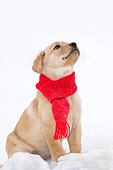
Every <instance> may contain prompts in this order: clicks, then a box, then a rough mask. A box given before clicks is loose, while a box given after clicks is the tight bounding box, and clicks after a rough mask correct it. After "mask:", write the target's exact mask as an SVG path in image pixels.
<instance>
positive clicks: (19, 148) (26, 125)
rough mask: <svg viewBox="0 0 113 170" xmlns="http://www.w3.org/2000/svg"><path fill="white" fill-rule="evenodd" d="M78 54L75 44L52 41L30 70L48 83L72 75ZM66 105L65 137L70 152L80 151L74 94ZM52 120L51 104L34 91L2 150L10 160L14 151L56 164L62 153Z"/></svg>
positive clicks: (77, 101) (78, 106)
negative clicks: (50, 80) (67, 133)
mask: <svg viewBox="0 0 113 170" xmlns="http://www.w3.org/2000/svg"><path fill="white" fill-rule="evenodd" d="M79 55H80V52H79V49H78V47H77V45H76V43H74V42H73V43H66V42H61V41H60V42H55V43H53V44H51V45H49V46H48V47H47V48H46V49H44V50H43V51H41V52H40V53H39V55H38V56H37V58H36V59H35V60H34V63H33V66H32V69H33V70H34V71H35V72H37V73H39V74H41V73H42V74H44V75H45V76H47V77H48V78H50V79H52V80H57V79H59V78H62V77H65V76H67V75H70V74H72V72H73V65H74V64H75V62H76V61H77V60H78V57H79ZM67 100H68V102H69V104H70V108H71V109H70V112H69V114H68V120H67V122H68V124H69V125H70V136H69V138H68V143H69V148H70V152H71V153H80V152H81V101H80V98H79V96H78V94H77V93H75V94H74V95H72V96H70V97H67ZM54 132H55V120H54V118H53V113H52V106H51V103H50V102H49V101H48V100H47V99H46V98H45V97H44V96H43V94H42V93H41V92H40V91H38V92H37V95H36V98H35V99H34V100H33V101H32V102H31V104H30V105H29V106H28V108H27V109H26V110H25V111H24V112H23V114H22V116H21V117H20V120H19V122H18V123H17V125H16V127H15V129H14V131H13V132H12V133H11V134H9V135H8V137H7V142H6V151H7V153H8V157H9V158H10V157H11V156H12V155H13V154H14V153H16V152H29V153H33V154H39V155H40V156H41V157H42V158H44V159H46V158H48V157H50V156H52V158H53V160H54V161H57V160H58V158H59V157H60V156H63V155H65V154H66V152H65V150H64V149H63V147H62V144H61V140H54V139H53V136H54Z"/></svg>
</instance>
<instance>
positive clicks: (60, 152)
mask: <svg viewBox="0 0 113 170" xmlns="http://www.w3.org/2000/svg"><path fill="white" fill-rule="evenodd" d="M44 133H45V138H46V142H47V144H48V147H49V149H50V152H51V156H52V158H53V160H54V161H58V158H59V157H60V156H64V155H66V152H65V150H64V149H63V147H62V145H61V142H60V140H54V139H53V136H54V128H53V127H52V126H45V127H44Z"/></svg>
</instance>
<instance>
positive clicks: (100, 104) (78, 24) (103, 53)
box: [0, 0, 113, 170]
mask: <svg viewBox="0 0 113 170" xmlns="http://www.w3.org/2000/svg"><path fill="white" fill-rule="evenodd" d="M112 7H113V2H112V0H107V1H106V0H85V1H83V0H78V1H76V0H69V1H66V0H57V1H53V0H47V1H46V0H41V1H37V0H33V1H32V0H29V1H28V0H19V1H15V0H10V1H9V0H3V1H2V0H1V1H0V164H4V163H5V162H6V161H7V154H6V151H5V142H6V137H7V135H8V134H9V133H10V132H12V131H13V129H14V127H15V125H16V123H17V121H18V119H19V117H20V115H21V114H22V112H23V111H24V109H25V108H26V107H27V106H28V105H29V103H30V102H31V101H32V99H34V97H35V95H36V89H35V84H36V83H37V81H38V75H37V74H35V73H33V71H31V67H32V63H33V60H34V58H35V57H36V55H37V53H38V51H39V50H42V49H43V48H45V47H46V46H47V45H49V44H50V43H51V42H53V41H57V40H62V41H67V42H72V41H75V42H76V43H77V44H78V46H79V48H80V51H81V55H80V59H79V61H78V63H77V64H76V65H75V67H74V70H75V73H76V83H77V85H78V93H79V94H80V96H81V99H82V105H83V109H82V128H83V135H82V136H83V137H82V145H83V151H82V154H69V155H66V156H64V157H62V158H60V159H59V162H58V163H57V164H56V163H55V162H53V161H51V160H48V161H46V162H45V161H44V160H42V159H41V158H40V157H39V156H33V155H29V154H23V153H22V154H17V155H16V156H14V157H13V158H11V159H10V160H9V161H8V162H6V164H10V166H16V167H15V168H14V167H11V168H13V169H11V170H14V169H15V170H16V169H17V168H19V166H24V169H25V167H27V166H29V167H27V169H28V170H29V169H33V168H36V170H38V169H40V168H45V167H46V169H50V168H51V169H52V168H53V169H55V170H71V169H72V170H76V169H77V170H104V169H105V170H113V100H112V98H113V80H112V77H113V75H112V74H113V9H112ZM64 147H65V148H66V150H67V151H68V147H67V144H66V143H65V142H64ZM15 160H17V161H15ZM6 164H5V165H6ZM48 164H49V165H48ZM8 166H9V165H8ZM30 166H31V167H32V168H31V167H30ZM39 167H40V168H39ZM21 169H22V167H21ZM7 170H9V169H7ZM40 170H41V169H40Z"/></svg>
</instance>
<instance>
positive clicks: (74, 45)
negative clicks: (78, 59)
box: [69, 42, 77, 47]
mask: <svg viewBox="0 0 113 170" xmlns="http://www.w3.org/2000/svg"><path fill="white" fill-rule="evenodd" d="M69 46H72V47H77V44H76V43H75V42H72V43H70V44H69Z"/></svg>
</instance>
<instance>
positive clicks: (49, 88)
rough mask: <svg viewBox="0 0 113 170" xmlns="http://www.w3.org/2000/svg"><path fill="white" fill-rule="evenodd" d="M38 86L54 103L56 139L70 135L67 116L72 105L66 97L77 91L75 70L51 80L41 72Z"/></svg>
mask: <svg viewBox="0 0 113 170" xmlns="http://www.w3.org/2000/svg"><path fill="white" fill-rule="evenodd" d="M36 88H37V89H38V90H39V91H40V92H41V93H42V94H43V95H44V96H45V97H46V98H47V99H48V101H49V102H50V103H51V104H52V112H53V117H54V120H55V122H56V128H55V134H54V137H53V138H54V140H58V139H62V138H65V137H69V135H70V126H69V124H68V123H67V117H68V114H69V110H70V105H69V103H68V101H67V99H66V97H69V96H71V95H73V94H74V93H75V92H76V91H77V85H76V83H75V72H73V73H72V74H70V75H69V76H66V77H63V78H60V79H58V80H51V79H49V78H48V77H46V76H45V75H43V74H41V75H40V78H39V82H38V83H37V84H36Z"/></svg>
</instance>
